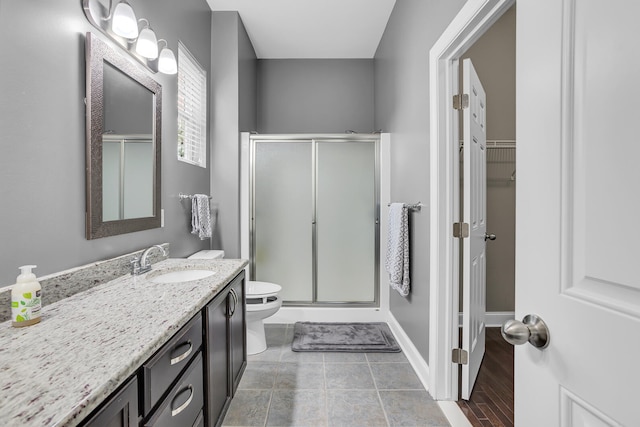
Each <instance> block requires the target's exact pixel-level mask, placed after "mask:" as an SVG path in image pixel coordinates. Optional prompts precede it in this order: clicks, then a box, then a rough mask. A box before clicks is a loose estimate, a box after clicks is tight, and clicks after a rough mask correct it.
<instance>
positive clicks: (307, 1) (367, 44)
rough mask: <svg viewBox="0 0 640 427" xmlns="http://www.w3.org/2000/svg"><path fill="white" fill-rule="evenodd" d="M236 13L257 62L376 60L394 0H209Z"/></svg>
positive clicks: (211, 5)
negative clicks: (319, 59) (295, 59)
mask: <svg viewBox="0 0 640 427" xmlns="http://www.w3.org/2000/svg"><path fill="white" fill-rule="evenodd" d="M207 3H208V4H209V7H211V10H213V11H230V10H231V11H238V13H239V14H240V17H241V18H242V22H243V23H244V26H245V27H246V29H247V33H248V34H249V37H250V38H251V42H252V43H253V47H254V49H255V51H256V55H257V56H258V58H262V59H285V58H287V59H289V58H373V56H374V54H375V52H376V49H377V47H378V43H379V42H380V39H381V38H382V33H383V32H384V29H385V27H386V25H387V21H388V20H389V16H390V15H391V11H392V10H393V6H394V5H395V3H396V0H207Z"/></svg>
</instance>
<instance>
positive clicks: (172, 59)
mask: <svg viewBox="0 0 640 427" xmlns="http://www.w3.org/2000/svg"><path fill="white" fill-rule="evenodd" d="M158 71H160V72H161V73H164V74H176V73H177V72H178V64H177V62H176V56H175V55H174V54H173V51H172V50H171V49H169V48H168V47H165V48H163V49H162V51H160V58H159V59H158Z"/></svg>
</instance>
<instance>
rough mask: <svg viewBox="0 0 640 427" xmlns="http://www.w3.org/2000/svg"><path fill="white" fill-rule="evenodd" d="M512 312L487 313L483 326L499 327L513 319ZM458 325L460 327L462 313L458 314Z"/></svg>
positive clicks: (513, 314)
mask: <svg viewBox="0 0 640 427" xmlns="http://www.w3.org/2000/svg"><path fill="white" fill-rule="evenodd" d="M514 318H515V313H514V312H513V311H487V313H486V315H485V325H487V326H489V327H500V326H502V324H503V323H504V322H506V321H507V320H509V319H514ZM458 325H460V326H462V313H458Z"/></svg>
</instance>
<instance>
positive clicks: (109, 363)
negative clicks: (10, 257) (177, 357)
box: [0, 259, 247, 427]
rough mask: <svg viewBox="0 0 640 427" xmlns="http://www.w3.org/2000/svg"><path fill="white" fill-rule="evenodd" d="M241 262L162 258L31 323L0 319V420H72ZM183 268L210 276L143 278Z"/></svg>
mask: <svg viewBox="0 0 640 427" xmlns="http://www.w3.org/2000/svg"><path fill="white" fill-rule="evenodd" d="M246 265H247V261H245V260H233V259H221V260H187V259H167V260H164V261H161V262H158V263H156V264H154V265H153V269H152V270H151V271H150V272H148V273H146V274H143V275H140V276H131V275H127V276H123V277H120V278H118V279H115V280H112V281H110V282H108V283H105V284H103V285H99V286H96V287H94V288H92V289H90V290H87V291H85V292H81V293H78V294H76V295H73V296H71V297H69V298H66V299H64V300H61V301H59V302H56V303H54V304H51V305H47V306H44V307H43V309H42V310H43V311H42V321H41V322H40V323H38V324H36V325H33V326H27V327H23V328H13V327H11V322H10V321H9V322H3V323H0V342H1V343H2V344H1V345H0V425H2V426H7V427H9V426H16V427H18V426H20V427H22V426H72V425H76V424H78V423H79V422H80V421H81V420H82V419H83V418H85V417H86V416H87V415H88V414H89V413H91V411H92V410H93V409H95V408H96V407H97V406H98V405H99V404H100V403H101V402H103V401H104V400H105V399H106V398H107V397H108V396H109V395H110V394H111V393H112V392H113V391H114V390H116V389H117V388H118V386H120V385H121V384H122V383H124V381H125V380H127V379H128V378H129V377H130V376H131V375H133V374H134V373H135V372H136V370H137V369H138V368H139V367H140V366H141V365H142V364H143V363H144V362H145V361H146V360H147V359H149V358H150V357H151V356H152V355H153V354H154V353H155V352H156V351H157V350H158V349H160V347H162V345H163V344H164V343H165V342H167V340H169V338H171V336H173V334H175V333H176V332H177V331H178V330H179V329H180V328H181V327H182V326H184V325H185V324H186V323H187V322H188V321H189V320H190V319H191V318H192V317H193V316H194V315H195V314H196V313H198V311H199V310H200V309H202V307H204V306H205V304H206V303H207V302H209V301H210V300H211V299H212V298H213V296H214V295H215V294H216V293H217V292H218V291H219V290H221V289H222V288H223V287H224V286H225V285H226V284H228V283H229V282H230V281H231V279H233V278H234V277H235V276H236V275H237V274H238V273H239V272H240V271H241V270H242V269H243V268H244V267H245V266H246ZM189 268H191V269H193V268H197V269H207V270H214V271H216V274H214V275H213V276H209V277H207V278H204V279H200V280H193V281H190V282H184V283H169V284H157V283H152V282H151V281H150V280H148V279H149V278H152V277H154V276H156V275H159V274H162V273H164V272H169V271H175V270H181V269H189ZM45 297H46V296H45Z"/></svg>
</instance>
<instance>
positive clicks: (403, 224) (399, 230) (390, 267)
mask: <svg viewBox="0 0 640 427" xmlns="http://www.w3.org/2000/svg"><path fill="white" fill-rule="evenodd" d="M388 233H389V234H388V238H387V256H386V259H385V263H384V266H385V269H386V270H387V273H389V284H390V285H391V287H392V288H393V289H395V290H396V291H398V293H399V294H400V295H402V296H403V297H406V296H407V295H409V209H408V208H407V206H406V205H405V204H404V203H392V204H391V206H390V207H389V230H388Z"/></svg>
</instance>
